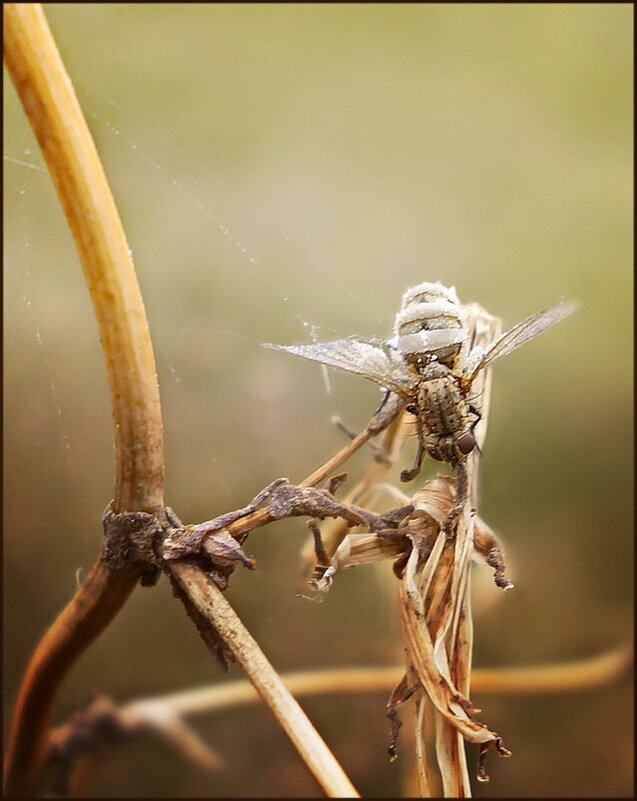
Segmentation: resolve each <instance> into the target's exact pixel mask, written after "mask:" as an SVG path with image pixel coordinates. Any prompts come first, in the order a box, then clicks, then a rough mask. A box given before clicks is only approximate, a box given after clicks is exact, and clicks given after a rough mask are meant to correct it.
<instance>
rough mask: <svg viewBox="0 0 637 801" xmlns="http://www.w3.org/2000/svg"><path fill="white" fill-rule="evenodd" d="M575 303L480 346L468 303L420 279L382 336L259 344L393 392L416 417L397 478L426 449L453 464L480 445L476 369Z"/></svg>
mask: <svg viewBox="0 0 637 801" xmlns="http://www.w3.org/2000/svg"><path fill="white" fill-rule="evenodd" d="M574 309H575V304H574V303H560V304H558V305H557V306H552V307H551V308H549V309H546V310H544V311H541V312H537V313H536V314H532V315H531V316H530V317H527V318H526V319H525V320H522V322H520V323H518V324H517V325H514V326H513V327H512V328H511V329H509V330H508V331H507V332H506V333H504V334H502V335H501V336H499V337H498V338H497V339H495V341H494V342H492V343H491V344H490V345H488V346H486V347H485V348H483V347H480V346H472V345H471V344H470V342H469V337H468V333H467V327H466V316H467V312H466V308H465V307H464V306H462V305H461V304H460V302H459V300H458V297H457V295H456V291H455V289H454V288H451V289H448V288H446V287H444V286H442V284H439V283H422V284H419V285H418V286H415V287H413V288H411V289H408V290H407V291H406V292H405V294H404V295H403V300H402V306H401V310H400V311H399V312H398V314H397V315H396V318H395V322H394V336H393V337H392V338H391V339H389V340H387V341H378V342H362V341H359V340H356V339H353V338H352V339H339V340H336V341H333V342H317V343H314V344H311V345H272V344H269V343H264V347H267V348H273V349H274V350H281V351H284V352H286V353H292V354H293V355H295V356H301V357H302V358H304V359H309V360H310V361H315V362H319V363H320V364H324V365H327V366H328V367H337V368H339V369H340V370H344V371H345V372H348V373H354V374H356V375H361V376H363V377H364V378H367V379H369V380H370V381H373V382H374V383H375V384H378V385H379V386H381V387H383V388H384V389H385V390H387V391H388V393H387V396H386V399H387V398H388V397H389V393H394V394H395V395H398V396H399V397H400V398H401V399H402V400H403V401H404V406H405V408H406V410H407V411H408V412H410V413H411V414H413V415H414V417H415V420H416V432H417V436H418V451H417V454H416V458H415V461H414V464H413V466H412V467H411V468H410V469H407V470H403V471H402V473H401V474H400V478H401V481H411V480H412V479H414V478H416V476H417V475H418V474H419V472H420V469H421V465H422V460H423V457H424V455H425V454H429V455H430V456H431V457H432V458H434V459H437V460H438V461H442V462H446V463H448V464H450V465H451V466H453V467H458V466H460V465H461V464H463V463H464V461H465V460H466V458H467V456H468V455H469V454H470V453H471V452H472V451H473V450H474V449H475V448H476V447H477V442H476V438H475V436H474V428H475V426H476V425H477V423H478V421H479V420H480V411H479V409H478V408H477V406H475V405H474V399H473V398H472V394H471V389H472V385H473V382H474V381H475V379H476V377H477V376H478V374H479V373H480V372H481V371H482V370H484V369H486V368H487V367H489V366H490V365H491V364H493V362H495V361H496V360H497V359H499V358H501V357H502V356H506V355H507V354H508V353H511V352H512V351H514V350H515V349H516V348H518V347H519V346H520V345H522V344H524V343H525V342H528V341H529V340H530V339H533V338H534V337H536V336H538V334H541V333H542V332H543V331H546V330H547V329H548V328H550V327H551V326H552V325H555V324H556V323H559V322H561V321H562V320H564V318H566V317H568V315H569V314H571V313H572V312H573V311H574Z"/></svg>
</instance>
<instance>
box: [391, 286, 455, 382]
mask: <svg viewBox="0 0 637 801" xmlns="http://www.w3.org/2000/svg"><path fill="white" fill-rule="evenodd" d="M466 337H467V331H466V327H465V318H464V311H463V309H462V306H461V305H460V302H459V300H458V296H457V295H456V291H455V289H453V288H451V289H448V288H447V287H444V286H442V284H432V283H428V282H425V283H422V284H418V286H415V287H412V288H411V289H408V290H407V291H406V292H405V294H404V295H403V300H402V307H401V310H400V311H399V312H398V314H397V315H396V319H395V322H394V338H393V339H392V341H391V344H392V345H393V346H394V347H395V348H397V350H399V351H400V353H401V354H402V356H403V358H404V359H405V361H406V362H409V363H410V364H412V365H414V366H415V367H417V368H420V367H421V366H423V365H425V364H426V363H427V362H429V361H431V360H432V358H433V359H437V360H438V361H439V362H441V363H442V364H446V365H447V366H448V367H454V366H455V364H456V361H457V360H458V356H459V355H460V349H461V347H462V344H463V342H464V341H465V339H466Z"/></svg>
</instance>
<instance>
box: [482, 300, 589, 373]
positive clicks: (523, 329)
mask: <svg viewBox="0 0 637 801" xmlns="http://www.w3.org/2000/svg"><path fill="white" fill-rule="evenodd" d="M576 306H577V304H575V303H560V304H558V305H557V306H552V307H551V308H550V309H545V310H544V311H541V312H538V313H537V314H532V315H531V316H530V317H527V318H526V320H522V322H521V323H518V324H517V325H514V326H513V328H511V329H509V330H508V331H507V332H506V333H505V334H502V336H501V337H499V339H496V341H495V342H494V343H493V344H492V345H490V346H489V347H488V348H487V350H486V351H485V352H484V354H483V355H482V356H481V357H480V359H479V361H478V363H477V364H475V365H472V367H471V368H470V369H471V375H470V376H469V378H468V379H467V380H468V383H471V382H472V381H473V380H474V378H475V377H476V375H477V374H478V373H479V372H480V370H482V369H484V368H485V367H488V366H489V365H490V364H492V363H493V362H494V361H495V360H496V359H499V358H500V357H501V356H506V355H507V354H508V353H511V352H512V351H514V350H515V349H516V348H519V347H520V345H523V344H524V343H525V342H528V341H529V339H533V337H536V336H537V335H538V334H541V333H542V332H543V331H546V330H547V328H550V327H551V326H552V325H555V324H556V323H559V322H561V321H562V320H564V318H566V317H568V316H569V314H572V312H573V311H575V308H576Z"/></svg>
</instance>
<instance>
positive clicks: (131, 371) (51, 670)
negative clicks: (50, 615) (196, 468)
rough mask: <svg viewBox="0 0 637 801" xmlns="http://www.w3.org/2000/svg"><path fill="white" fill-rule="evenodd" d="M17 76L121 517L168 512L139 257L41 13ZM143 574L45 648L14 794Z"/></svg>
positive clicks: (10, 50)
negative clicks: (64, 689) (105, 423)
mask: <svg viewBox="0 0 637 801" xmlns="http://www.w3.org/2000/svg"><path fill="white" fill-rule="evenodd" d="M4 54H5V61H6V64H7V68H8V70H9V72H10V74H11V77H12V80H13V83H14V84H15V87H16V90H17V92H18V94H19V96H20V99H21V101H22V103H23V106H24V109H25V112H26V115H27V117H28V119H29V122H30V123H31V126H32V127H33V130H34V132H35V135H36V137H37V139H38V142H39V144H40V148H41V150H42V154H43V156H44V158H45V160H46V162H47V165H48V168H49V171H50V173H51V176H52V178H53V182H54V184H55V188H56V190H57V193H58V196H59V198H60V202H61V204H62V207H63V209H64V212H65V214H66V217H67V220H68V223H69V226H70V228H71V231H72V233H73V237H74V239H75V243H76V246H77V249H78V252H79V254H80V258H81V261H82V266H83V268H84V274H85V277H86V281H87V284H88V287H89V291H90V294H91V299H92V301H93V305H94V309H95V314H96V317H97V320H98V325H99V330H100V337H101V340H102V345H103V349H104V355H105V359H106V365H107V372H108V379H109V385H110V389H111V398H112V406H113V419H114V427H115V443H116V479H115V497H114V502H113V504H114V508H115V510H116V511H118V510H123V511H137V510H146V511H154V510H157V509H160V508H162V506H163V435H162V422H161V410H160V405H159V390H158V387H157V379H156V374H155V363H154V358H153V352H152V346H151V342H150V334H149V331H148V325H147V322H146V315H145V312H144V306H143V302H142V298H141V294H140V291H139V286H138V283H137V278H136V276H135V271H134V267H133V263H132V260H131V256H130V250H129V248H128V244H127V242H126V237H125V235H124V231H123V228H122V225H121V222H120V220H119V217H118V214H117V209H116V207H115V203H114V201H113V198H112V195H111V192H110V189H109V187H108V183H107V181H106V177H105V175H104V171H103V169H102V166H101V164H100V161H99V157H98V155H97V151H96V149H95V145H94V143H93V140H92V138H91V135H90V133H89V130H88V127H87V125H86V122H85V120H84V117H83V115H82V111H81V109H80V106H79V103H78V101H77V98H76V97H75V93H74V91H73V87H72V84H71V81H70V79H69V77H68V75H67V73H66V70H65V68H64V65H63V63H62V60H61V58H60V55H59V53H58V51H57V48H56V46H55V42H54V41H53V37H52V36H51V32H50V30H49V27H48V25H47V23H46V19H45V17H44V14H43V12H42V9H41V7H40V5H39V4H32V3H7V4H5V5H4ZM138 577H139V576H138V573H137V571H136V570H132V571H129V572H122V573H120V574H118V575H114V574H111V573H110V572H109V571H108V570H107V569H106V568H105V566H104V565H103V564H102V563H101V562H99V561H98V562H97V563H96V565H95V566H94V567H93V569H92V570H91V571H90V573H89V576H88V577H87V579H86V581H85V582H84V584H83V585H82V587H81V588H80V589H79V590H78V592H77V593H76V595H75V597H74V598H73V599H72V600H71V602H70V603H69V605H68V606H67V607H66V608H65V609H64V611H63V612H62V613H61V614H60V616H59V617H58V618H57V620H56V621H55V622H54V623H53V625H52V626H51V628H50V629H49V631H48V632H47V633H46V635H45V636H44V638H43V639H42V640H41V642H40V644H39V645H38V647H37V650H36V652H35V654H34V656H33V659H32V661H31V663H30V665H29V667H28V668H27V671H26V673H25V676H24V679H23V683H22V686H21V688H20V692H19V696H18V701H17V703H16V708H15V712H14V716H13V719H12V723H11V728H10V732H9V738H8V748H7V756H6V761H5V790H6V792H7V794H9V795H14V796H23V795H29V794H30V793H31V792H32V791H33V788H34V785H35V782H36V781H37V778H38V776H39V773H40V768H41V761H42V758H43V754H45V752H46V733H47V729H48V726H49V724H50V720H51V716H52V714H53V710H54V704H55V697H56V694H57V690H58V687H59V685H60V683H61V681H62V679H63V677H64V675H65V674H66V672H67V670H68V668H69V667H70V665H71V664H72V663H73V662H74V660H75V659H76V658H77V656H78V655H79V654H80V653H81V652H82V651H83V650H84V649H85V648H86V647H87V646H88V645H89V644H90V643H91V642H92V641H93V640H94V639H95V638H96V637H97V636H98V635H99V634H100V632H101V631H102V630H103V629H104V628H105V627H106V626H107V625H108V623H109V622H110V620H111V619H112V618H113V617H114V616H115V615H116V614H117V612H118V611H119V609H120V608H121V606H122V605H123V604H124V602H125V601H126V599H127V598H128V596H129V595H130V593H131V592H132V590H133V588H134V586H135V584H136V582H137V579H138Z"/></svg>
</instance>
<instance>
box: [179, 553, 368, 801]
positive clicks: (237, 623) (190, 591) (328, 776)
mask: <svg viewBox="0 0 637 801" xmlns="http://www.w3.org/2000/svg"><path fill="white" fill-rule="evenodd" d="M170 571H171V573H172V575H173V576H174V577H175V579H176V581H177V582H178V583H179V585H180V586H181V590H182V591H183V592H184V593H186V594H187V596H188V598H189V599H190V600H191V602H192V603H193V604H194V605H195V607H196V608H197V610H198V612H199V613H200V614H201V615H202V617H204V618H205V619H206V620H207V621H210V623H211V624H212V625H213V626H214V627H215V629H216V631H217V632H218V633H219V635H220V636H221V638H222V639H223V641H224V642H225V643H226V645H227V646H228V647H229V648H230V650H231V651H232V652H233V654H234V656H235V658H236V659H237V661H238V662H240V664H241V666H242V667H243V669H244V670H245V672H246V673H247V674H248V676H249V678H250V681H251V682H252V684H253V685H254V687H255V688H256V690H257V692H258V693H259V695H260V696H261V697H262V698H263V700H264V701H265V702H266V704H267V705H268V707H269V708H270V709H271V710H272V712H273V714H274V716H275V717H276V719H277V720H278V722H279V724H280V725H281V727H282V728H283V730H284V731H285V733H286V734H287V735H288V737H289V738H290V741H291V742H292V744H293V745H294V747H295V748H296V750H297V751H298V752H299V754H300V755H301V757H302V759H303V761H304V762H305V763H306V765H307V766H308V767H309V768H310V770H311V772H312V774H313V776H314V778H315V779H316V781H317V783H318V784H319V786H320V787H322V789H323V790H324V791H325V793H326V794H327V795H328V796H330V797H331V798H358V797H359V795H358V793H357V792H356V790H355V789H354V787H353V785H352V784H351V782H350V781H349V779H348V778H347V776H346V775H345V773H344V772H343V769H342V768H341V766H340V765H339V764H338V762H337V761H336V759H335V758H334V756H333V755H332V753H331V752H330V750H329V749H328V748H327V746H326V745H325V742H324V741H323V740H322V738H321V737H320V736H319V735H318V733H317V732H316V730H315V729H314V727H313V726H312V724H311V723H310V722H309V720H308V718H307V716H306V715H305V713H304V712H303V710H302V709H301V707H300V706H299V704H298V702H297V701H295V700H294V698H293V697H292V696H291V694H290V692H289V691H288V690H287V689H286V688H285V686H284V684H283V682H282V681H281V677H280V676H279V675H278V673H277V672H276V671H275V670H274V668H273V667H272V665H271V664H270V662H269V661H268V660H267V659H266V657H265V656H264V654H263V652H262V651H261V649H260V648H259V646H258V645H257V643H256V642H255V641H254V640H253V638H252V637H251V635H250V633H249V632H248V631H247V629H246V628H245V627H244V625H243V623H242V622H241V620H240V619H239V618H238V617H237V615H236V613H235V612H234V610H233V609H232V607H231V606H230V604H229V603H228V602H227V601H226V599H225V598H224V596H223V594H222V592H221V591H220V590H219V588H218V587H217V586H216V585H215V583H214V582H213V581H212V580H211V579H210V578H208V576H206V575H204V574H203V573H202V571H201V570H199V568H197V567H195V566H193V565H191V564H190V563H189V562H188V561H181V562H175V563H174V564H172V565H171V566H170Z"/></svg>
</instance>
